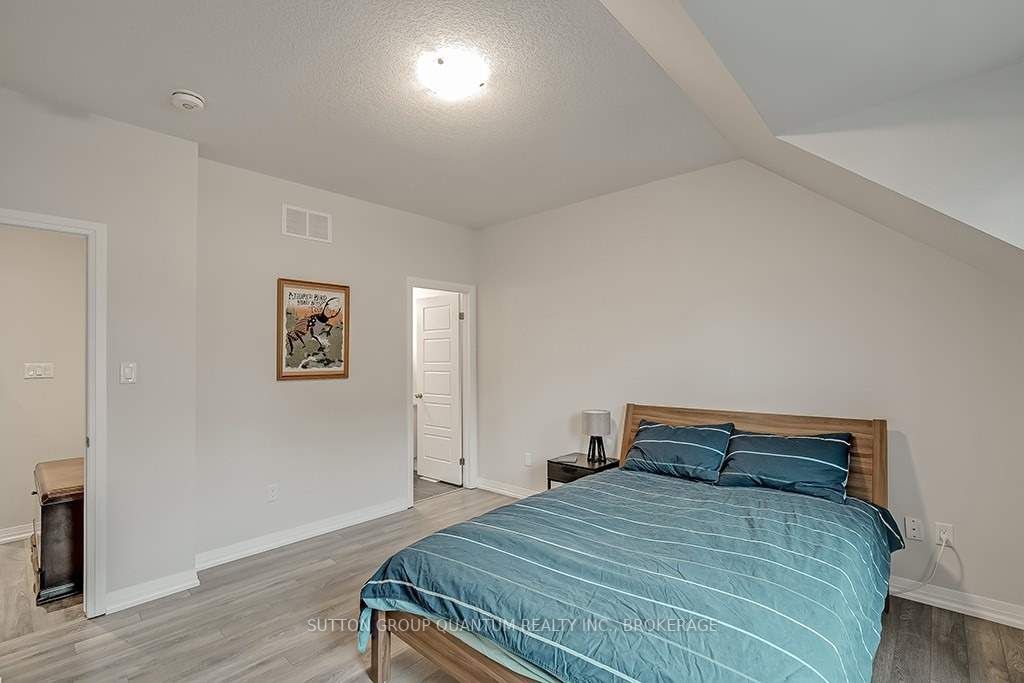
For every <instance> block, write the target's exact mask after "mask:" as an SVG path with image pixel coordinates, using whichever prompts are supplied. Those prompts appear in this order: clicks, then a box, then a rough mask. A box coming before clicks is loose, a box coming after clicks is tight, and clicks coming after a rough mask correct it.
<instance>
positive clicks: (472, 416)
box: [405, 276, 477, 507]
mask: <svg viewBox="0 0 1024 683" xmlns="http://www.w3.org/2000/svg"><path fill="white" fill-rule="evenodd" d="M417 287H419V288H422V289H440V290H444V291H446V292H456V293H458V294H464V295H465V297H466V310H465V311H464V313H465V314H466V319H465V320H464V321H462V325H461V326H460V334H461V336H460V340H459V341H460V343H461V346H462V349H461V354H460V355H461V358H460V359H459V362H460V363H461V364H462V368H461V369H462V457H464V458H465V459H466V466H465V468H464V469H463V470H462V487H463V488H467V489H475V488H476V486H477V406H476V285H466V284H462V283H458V282H444V281H442V280H429V279H426V278H421V277H411V276H410V277H407V278H406V285H405V385H406V386H405V405H406V425H405V434H406V449H407V451H408V454H407V455H408V464H409V467H408V470H409V477H408V490H407V491H406V503H407V505H406V507H412V506H413V462H414V461H415V458H416V450H415V447H414V446H413V443H414V441H415V433H414V426H413V399H412V395H413V366H412V345H413V343H414V340H413V335H414V330H413V325H412V316H413V310H414V309H413V292H412V290H413V289H414V288H417Z"/></svg>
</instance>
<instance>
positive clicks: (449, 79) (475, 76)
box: [416, 47, 491, 102]
mask: <svg viewBox="0 0 1024 683" xmlns="http://www.w3.org/2000/svg"><path fill="white" fill-rule="evenodd" d="M490 75H491V68H490V66H488V64H487V60H486V59H484V58H483V56H482V55H481V54H480V53H479V52H477V51H476V50H471V49H469V48H462V47H444V48H440V49H438V50H434V51H433V52H424V53H423V54H421V55H420V57H419V59H418V60H416V77H417V78H419V81H420V83H422V84H423V86H424V87H425V88H426V89H427V90H429V91H430V92H432V93H434V94H435V95H437V96H438V97H440V98H441V99H442V100H447V101H449V102H453V101H455V100H462V99H465V98H467V97H470V96H472V95H475V94H476V93H478V92H480V90H481V89H482V88H483V87H484V85H485V84H486V83H487V79H488V77H490Z"/></svg>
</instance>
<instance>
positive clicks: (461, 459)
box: [459, 458, 466, 466]
mask: <svg viewBox="0 0 1024 683" xmlns="http://www.w3.org/2000/svg"><path fill="white" fill-rule="evenodd" d="M459 464H460V465H463V466H465V464H466V459H465V458H459Z"/></svg>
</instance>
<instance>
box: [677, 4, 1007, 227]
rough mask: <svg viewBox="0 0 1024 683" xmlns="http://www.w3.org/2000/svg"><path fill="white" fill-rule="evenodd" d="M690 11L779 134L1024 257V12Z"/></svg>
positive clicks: (989, 8)
mask: <svg viewBox="0 0 1024 683" xmlns="http://www.w3.org/2000/svg"><path fill="white" fill-rule="evenodd" d="M680 1H681V2H682V5H683V7H684V8H685V10H686V11H687V13H688V14H689V15H690V17H691V18H692V19H693V21H694V22H695V23H696V24H697V25H698V26H699V27H700V29H701V30H702V32H703V33H704V35H705V36H706V38H707V39H708V41H709V42H710V44H711V46H712V47H713V48H714V49H715V51H716V53H717V54H718V56H719V57H720V58H721V60H722V62H723V63H724V64H725V66H726V68H728V70H729V71H730V73H731V74H732V75H733V77H735V79H736V81H737V82H738V83H739V85H740V87H742V88H743V90H744V92H745V93H746V94H747V95H748V96H749V98H750V100H751V102H752V103H753V105H754V107H755V108H756V109H757V111H758V112H759V113H760V115H761V117H762V118H763V119H764V120H765V122H766V123H767V125H768V127H769V128H770V129H771V131H772V132H773V133H775V134H776V135H778V136H780V137H781V138H782V139H784V140H786V141H788V142H790V143H792V144H794V145H796V146H799V147H801V148H803V149H805V150H807V151H809V152H812V153H813V154H816V155H818V156H821V157H823V158H825V159H828V160H829V161H832V162H834V163H836V164H838V165H840V166H842V167H844V168H847V169H850V170H851V171H853V172H855V173H858V174H860V175H862V176H864V177H865V178H869V179H871V180H874V181H875V182H878V183H880V184H881V185H884V186H886V187H889V188H892V189H893V190H896V191H897V192H899V193H901V194H904V195H906V196H907V197H910V198H912V199H915V200H917V201H919V202H921V203H923V204H925V205H927V206H930V207H932V208H935V209H937V210H938V211H941V212H943V213H945V214H947V215H949V216H951V217H953V218H956V219H958V220H960V221H963V222H965V223H967V224H969V225H972V226H974V227H976V228H978V229H980V230H983V231H985V232H987V233H989V234H991V235H994V236H995V237H998V238H1000V239H1002V240H1005V241H1007V242H1009V243H1011V244H1014V245H1016V246H1018V247H1024V3H1022V2H1019V0H986V1H985V2H963V0H901V1H900V2H891V1H888V0H860V1H859V2H843V1H841V0H822V1H820V2H811V3H808V2H805V1H803V0H773V2H760V1H758V0H732V1H730V2H720V1H719V0H680Z"/></svg>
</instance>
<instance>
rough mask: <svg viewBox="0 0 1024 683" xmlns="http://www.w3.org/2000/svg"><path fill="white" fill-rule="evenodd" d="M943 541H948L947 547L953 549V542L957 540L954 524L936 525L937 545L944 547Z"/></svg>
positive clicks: (941, 523) (943, 523) (937, 523)
mask: <svg viewBox="0 0 1024 683" xmlns="http://www.w3.org/2000/svg"><path fill="white" fill-rule="evenodd" d="M943 540H945V541H946V547H947V548H952V547H953V541H954V540H955V538H954V533H953V525H952V524H946V523H945V522H936V523H935V545H942V541H943Z"/></svg>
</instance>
